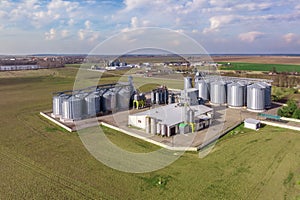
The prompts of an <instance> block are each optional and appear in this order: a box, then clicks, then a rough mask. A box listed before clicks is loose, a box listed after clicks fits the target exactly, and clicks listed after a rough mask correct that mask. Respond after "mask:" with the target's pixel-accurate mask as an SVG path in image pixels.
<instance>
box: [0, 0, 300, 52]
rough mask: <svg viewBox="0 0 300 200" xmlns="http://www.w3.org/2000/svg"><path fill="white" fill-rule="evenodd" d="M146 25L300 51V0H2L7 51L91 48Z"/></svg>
mask: <svg viewBox="0 0 300 200" xmlns="http://www.w3.org/2000/svg"><path fill="white" fill-rule="evenodd" d="M143 27H160V28H167V29H171V30H174V31H176V32H178V33H182V34H186V35H188V36H189V37H191V38H193V39H195V40H196V41H197V42H198V43H199V44H201V45H202V46H203V47H204V48H205V49H206V50H207V51H208V52H209V53H295V54H299V53H300V2H299V1H296V0H277V1H274V0H263V1H258V0H177V1H175V0H124V1H122V0H115V1H113V0H103V1H93V0H86V1H78V0H66V1H63V0H44V1H38V0H15V1H13V0H1V1H0V44H1V45H0V54H31V53H89V52H90V51H91V50H92V49H93V48H94V47H95V46H96V45H97V44H99V43H100V42H102V41H104V40H105V39H107V38H109V37H110V36H112V35H115V34H119V33H124V32H126V31H130V30H134V29H137V28H143Z"/></svg>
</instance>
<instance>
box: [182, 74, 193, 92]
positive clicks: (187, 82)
mask: <svg viewBox="0 0 300 200" xmlns="http://www.w3.org/2000/svg"><path fill="white" fill-rule="evenodd" d="M192 87H193V84H192V78H191V77H185V78H184V89H185V90H187V89H189V88H192Z"/></svg>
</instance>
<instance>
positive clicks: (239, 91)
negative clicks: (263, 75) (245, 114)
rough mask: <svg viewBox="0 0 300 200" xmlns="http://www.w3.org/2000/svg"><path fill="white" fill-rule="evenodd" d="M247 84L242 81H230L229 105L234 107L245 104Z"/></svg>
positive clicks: (228, 90)
mask: <svg viewBox="0 0 300 200" xmlns="http://www.w3.org/2000/svg"><path fill="white" fill-rule="evenodd" d="M245 94H246V85H244V84H242V83H236V82H234V83H230V84H228V85H227V105H228V106H232V107H243V106H245V102H246V101H245V97H246V96H245Z"/></svg>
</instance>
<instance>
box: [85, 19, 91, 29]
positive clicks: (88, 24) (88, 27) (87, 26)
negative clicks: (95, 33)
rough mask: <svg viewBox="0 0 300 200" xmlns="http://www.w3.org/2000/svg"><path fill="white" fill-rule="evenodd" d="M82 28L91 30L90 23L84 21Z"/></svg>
mask: <svg viewBox="0 0 300 200" xmlns="http://www.w3.org/2000/svg"><path fill="white" fill-rule="evenodd" d="M84 26H85V28H86V29H90V28H91V22H90V20H86V21H85V22H84Z"/></svg>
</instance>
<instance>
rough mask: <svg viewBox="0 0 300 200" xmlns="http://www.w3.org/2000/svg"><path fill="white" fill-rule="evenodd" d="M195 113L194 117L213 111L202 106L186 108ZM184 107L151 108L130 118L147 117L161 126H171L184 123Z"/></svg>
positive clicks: (172, 105) (175, 104)
mask: <svg viewBox="0 0 300 200" xmlns="http://www.w3.org/2000/svg"><path fill="white" fill-rule="evenodd" d="M189 109H192V110H194V111H195V117H197V116H200V115H203V114H206V113H208V112H211V111H212V110H213V109H212V108H209V107H207V106H204V105H194V106H188V107H187V110H189ZM184 110H185V108H184V106H179V105H178V104H177V103H174V104H169V105H166V106H161V107H157V108H153V109H150V110H147V111H144V112H140V113H136V114H133V115H131V116H148V117H151V118H155V119H157V120H158V121H159V122H160V123H161V124H165V125H167V126H173V125H176V124H179V123H182V122H184Z"/></svg>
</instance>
